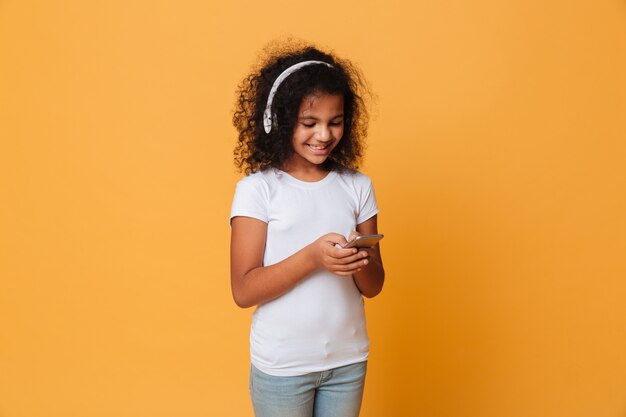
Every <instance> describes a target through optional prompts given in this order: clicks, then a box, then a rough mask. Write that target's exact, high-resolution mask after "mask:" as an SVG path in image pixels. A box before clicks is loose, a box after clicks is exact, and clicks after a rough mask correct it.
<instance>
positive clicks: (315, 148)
mask: <svg viewBox="0 0 626 417" xmlns="http://www.w3.org/2000/svg"><path fill="white" fill-rule="evenodd" d="M307 146H308V147H309V148H311V149H313V150H314V151H323V150H326V149H328V147H329V146H330V143H329V144H326V145H310V144H307Z"/></svg>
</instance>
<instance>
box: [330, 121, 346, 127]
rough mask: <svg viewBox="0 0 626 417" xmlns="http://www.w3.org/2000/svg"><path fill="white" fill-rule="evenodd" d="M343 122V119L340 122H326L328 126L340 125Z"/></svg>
mask: <svg viewBox="0 0 626 417" xmlns="http://www.w3.org/2000/svg"><path fill="white" fill-rule="evenodd" d="M342 123H343V121H341V122H332V123H328V124H329V125H330V126H341V124H342Z"/></svg>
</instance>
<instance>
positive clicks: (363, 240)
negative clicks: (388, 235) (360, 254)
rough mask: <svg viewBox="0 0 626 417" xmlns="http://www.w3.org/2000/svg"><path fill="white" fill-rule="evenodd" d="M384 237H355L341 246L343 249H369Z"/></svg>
mask: <svg viewBox="0 0 626 417" xmlns="http://www.w3.org/2000/svg"><path fill="white" fill-rule="evenodd" d="M383 237H385V236H384V235H363V236H357V237H355V238H354V239H352V240H351V241H350V242H348V243H346V244H345V245H344V246H342V247H343V248H344V249H349V248H370V247H372V246H374V245H375V244H377V243H378V241H379V240H380V239H382V238H383Z"/></svg>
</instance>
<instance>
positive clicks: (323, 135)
mask: <svg viewBox="0 0 626 417" xmlns="http://www.w3.org/2000/svg"><path fill="white" fill-rule="evenodd" d="M331 136H332V134H331V132H330V128H329V126H328V125H321V126H320V130H319V132H318V135H317V138H318V140H319V141H320V142H328V141H329V140H330V139H331Z"/></svg>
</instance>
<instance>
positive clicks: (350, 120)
mask: <svg viewBox="0 0 626 417" xmlns="http://www.w3.org/2000/svg"><path fill="white" fill-rule="evenodd" d="M265 55H266V57H265V58H264V59H263V58H261V60H260V65H258V66H257V67H255V68H253V69H252V72H251V73H250V74H249V75H248V76H247V77H245V78H244V79H243V81H242V82H241V83H240V84H239V86H238V89H237V93H238V100H237V103H236V108H235V111H234V114H233V125H234V126H235V128H236V129H237V131H238V132H239V139H238V141H237V145H236V146H235V150H234V156H235V165H236V166H237V168H238V169H239V171H240V172H241V171H243V172H245V174H250V173H252V172H255V171H258V170H265V169H267V168H269V167H274V168H280V167H281V166H282V165H283V164H284V163H285V162H286V161H287V160H288V159H289V158H290V157H291V155H292V154H293V152H294V150H293V146H292V144H291V141H292V137H293V132H294V129H295V126H296V122H297V120H298V110H299V108H300V103H302V100H303V99H305V98H306V97H308V96H310V95H313V94H320V93H321V94H324V93H326V94H332V95H342V96H343V98H344V131H343V136H342V138H341V140H340V141H339V143H338V144H337V146H336V147H335V148H334V149H333V151H332V152H331V154H330V155H329V157H328V159H327V160H326V162H324V167H325V168H326V169H328V170H331V169H334V170H338V171H341V170H344V169H354V170H356V169H357V168H358V167H359V165H360V163H361V159H362V157H363V151H364V147H365V137H366V136H367V125H368V121H369V115H368V111H367V108H366V100H365V98H366V97H371V93H370V91H369V88H368V87H367V85H366V82H365V80H364V78H363V76H362V74H361V71H360V70H359V69H358V68H357V67H356V66H354V65H353V64H352V63H351V62H350V61H347V60H343V59H340V58H338V57H337V56H335V55H334V54H332V53H326V52H322V51H320V50H319V49H317V48H315V47H314V46H311V45H298V44H293V43H289V44H270V45H269V46H268V47H266V48H265ZM308 60H316V61H324V62H327V63H329V64H331V65H332V68H331V67H328V66H326V65H309V66H306V67H303V68H301V69H299V70H298V71H296V72H294V73H292V74H291V75H289V77H287V78H286V79H285V80H284V82H283V83H282V84H281V85H280V87H279V88H278V91H277V92H276V95H275V96H274V101H273V103H272V110H273V114H274V115H275V116H274V117H275V118H276V122H277V124H276V125H274V126H273V127H272V130H271V132H270V133H269V134H268V133H265V130H264V129H263V112H264V110H265V106H266V104H267V98H268V96H269V93H270V89H271V88H272V84H273V83H274V81H275V80H276V78H278V76H279V75H280V73H282V72H283V71H284V70H285V69H287V68H288V67H290V66H292V65H294V64H296V63H298V62H302V61H308Z"/></svg>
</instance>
